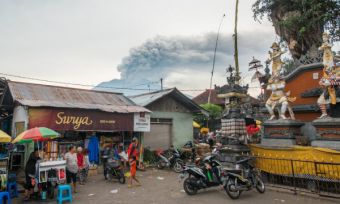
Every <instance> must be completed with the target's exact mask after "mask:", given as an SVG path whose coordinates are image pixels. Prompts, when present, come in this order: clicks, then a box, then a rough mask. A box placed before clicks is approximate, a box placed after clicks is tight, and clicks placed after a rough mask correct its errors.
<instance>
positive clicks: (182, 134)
mask: <svg viewBox="0 0 340 204" xmlns="http://www.w3.org/2000/svg"><path fill="white" fill-rule="evenodd" d="M151 118H171V119H172V136H173V137H172V144H173V145H174V146H175V147H178V148H179V147H182V146H183V145H184V144H185V143H186V142H188V141H193V128H192V121H193V116H192V114H191V113H179V112H158V111H155V112H152V113H151Z"/></svg>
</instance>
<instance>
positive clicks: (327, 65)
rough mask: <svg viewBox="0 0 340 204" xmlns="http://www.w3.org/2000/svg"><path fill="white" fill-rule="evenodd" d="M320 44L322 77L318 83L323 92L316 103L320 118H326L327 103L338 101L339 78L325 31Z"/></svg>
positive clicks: (339, 100)
mask: <svg viewBox="0 0 340 204" xmlns="http://www.w3.org/2000/svg"><path fill="white" fill-rule="evenodd" d="M322 41H323V43H322V45H321V46H320V47H319V50H321V51H323V62H322V63H323V65H324V68H323V77H322V78H321V80H320V82H319V84H320V85H321V87H322V89H323V92H322V94H321V96H320V97H319V99H318V101H317V103H318V105H319V106H320V110H321V116H320V117H319V118H320V119H322V118H328V117H329V115H328V114H327V104H333V105H335V104H336V103H339V102H340V94H339V93H340V91H337V90H338V89H339V85H340V79H339V78H337V76H338V74H337V73H336V70H337V69H336V67H335V64H334V57H333V53H332V45H331V44H330V43H329V36H328V34H327V33H323V35H322Z"/></svg>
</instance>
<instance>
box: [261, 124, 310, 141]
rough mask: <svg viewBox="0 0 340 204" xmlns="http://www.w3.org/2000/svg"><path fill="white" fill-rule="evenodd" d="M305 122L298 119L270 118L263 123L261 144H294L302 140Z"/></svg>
mask: <svg viewBox="0 0 340 204" xmlns="http://www.w3.org/2000/svg"><path fill="white" fill-rule="evenodd" d="M303 125H304V123H303V122H300V121H296V120H283V119H280V120H269V121H265V122H264V124H263V127H264V132H263V135H262V140H261V144H262V145H265V146H292V145H296V144H297V140H298V141H301V140H302V138H303V135H302V133H301V127H302V126H303Z"/></svg>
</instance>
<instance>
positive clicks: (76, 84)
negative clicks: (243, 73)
mask: <svg viewBox="0 0 340 204" xmlns="http://www.w3.org/2000/svg"><path fill="white" fill-rule="evenodd" d="M0 75H3V76H8V77H15V78H21V79H28V80H34V81H41V82H47V83H55V84H64V85H73V86H82V87H91V88H96V87H97V88H107V89H120V90H134V91H159V89H150V88H129V87H115V86H98V85H91V84H79V83H71V82H61V81H53V80H46V79H39V78H33V77H26V76H19V75H14V74H6V73H0ZM153 83H159V82H156V81H155V82H150V83H148V84H143V85H150V84H153ZM134 86H141V84H139V85H134ZM248 88H250V89H253V88H261V87H259V86H258V87H255V86H254V87H248ZM178 90H179V91H188V92H203V91H206V90H208V89H178Z"/></svg>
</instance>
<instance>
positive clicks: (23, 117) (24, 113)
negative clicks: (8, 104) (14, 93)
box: [12, 106, 34, 164]
mask: <svg viewBox="0 0 340 204" xmlns="http://www.w3.org/2000/svg"><path fill="white" fill-rule="evenodd" d="M16 122H25V125H24V126H25V128H24V129H25V130H27V127H28V108H27V107H25V106H16V107H15V108H14V110H13V121H12V136H13V137H16V136H18V133H17V132H16V128H15V123H16ZM25 147H26V148H25V158H24V163H25V164H26V161H27V160H28V157H29V155H30V154H31V152H33V150H34V143H33V142H32V143H28V144H25Z"/></svg>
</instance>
